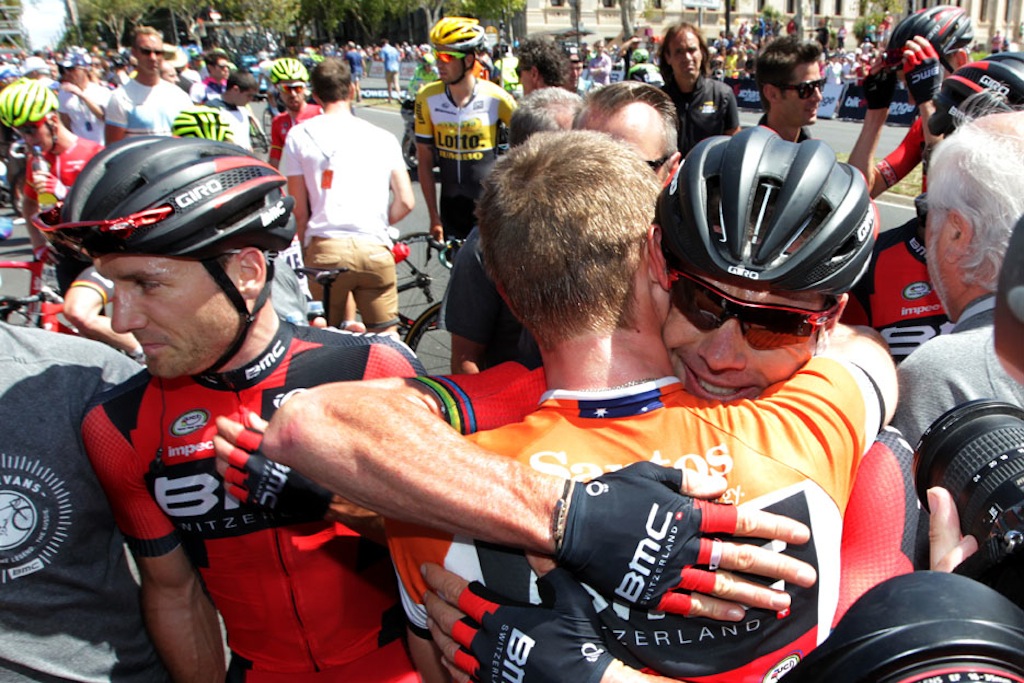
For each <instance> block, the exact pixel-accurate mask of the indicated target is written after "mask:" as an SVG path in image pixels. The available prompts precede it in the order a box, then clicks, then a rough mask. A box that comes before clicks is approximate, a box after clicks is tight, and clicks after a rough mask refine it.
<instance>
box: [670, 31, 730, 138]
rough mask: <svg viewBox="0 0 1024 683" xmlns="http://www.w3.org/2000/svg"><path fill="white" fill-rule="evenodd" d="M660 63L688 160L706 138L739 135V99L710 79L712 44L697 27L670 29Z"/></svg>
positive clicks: (728, 89) (720, 83)
mask: <svg viewBox="0 0 1024 683" xmlns="http://www.w3.org/2000/svg"><path fill="white" fill-rule="evenodd" d="M659 60H660V62H661V68H662V70H663V71H664V76H665V85H664V88H663V89H664V90H665V92H666V93H667V94H668V96H669V97H671V98H672V103H673V104H675V105H676V111H677V112H678V114H679V151H680V152H682V154H683V156H684V157H685V156H686V154H687V152H689V151H690V150H691V149H692V148H693V146H694V145H696V144H697V143H698V142H700V141H701V140H703V139H704V138H709V137H711V136H712V135H733V134H735V133H736V132H737V131H739V129H740V117H739V112H738V110H737V109H736V96H735V95H734V94H733V92H732V88H730V87H729V86H728V85H726V84H725V83H722V82H720V81H714V80H712V79H710V78H708V69H709V67H710V64H711V60H710V58H709V54H708V44H707V43H706V42H705V40H704V36H703V35H702V34H701V32H700V30H699V29H698V28H697V27H696V26H694V25H693V24H689V23H686V22H683V23H679V24H676V25H675V26H672V27H670V28H669V29H668V31H667V32H666V33H665V39H664V40H662V41H661V54H660V55H659Z"/></svg>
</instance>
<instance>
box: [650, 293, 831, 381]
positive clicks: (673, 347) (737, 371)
mask: <svg viewBox="0 0 1024 683" xmlns="http://www.w3.org/2000/svg"><path fill="white" fill-rule="evenodd" d="M705 280H706V281H707V282H708V283H709V284H711V285H713V286H714V287H717V288H718V289H720V290H721V291H723V292H725V293H726V294H728V295H730V296H732V297H734V298H736V299H740V300H742V301H749V302H750V303H758V304H779V305H783V306H791V307H796V308H806V309H808V310H816V309H820V308H822V307H823V306H824V305H825V301H824V297H821V296H816V295H815V296H813V297H811V298H808V297H801V298H793V297H792V296H780V295H777V294H771V293H767V292H757V291H753V290H746V289H741V288H739V287H734V286H731V285H727V284H724V283H722V282H718V281H716V280H713V279H710V278H705ZM818 334H821V333H820V332H819V333H818ZM662 338H663V339H664V342H665V347H666V348H667V349H668V351H669V355H670V357H671V360H672V367H673V370H674V371H675V374H676V376H677V377H679V378H680V379H681V380H682V381H683V386H684V387H685V388H686V391H687V392H688V393H690V394H692V395H693V396H697V397H698V398H704V399H708V400H713V401H736V400H740V399H754V398H757V397H758V396H760V395H761V393H762V392H763V391H764V390H765V389H767V388H768V387H769V386H771V385H772V384H775V383H777V382H781V381H783V380H786V379H789V378H790V377H792V376H793V374H794V373H796V371H797V370H799V369H800V368H801V367H803V365H804V364H805V363H806V362H807V361H808V360H810V358H811V356H812V355H813V354H814V349H815V345H816V339H817V335H812V336H811V337H808V339H807V341H806V342H801V343H798V344H793V345H791V346H785V347H783V348H780V349H772V350H768V351H761V350H758V349H754V348H752V347H751V346H750V345H749V344H748V343H747V341H746V339H745V338H744V336H743V332H742V329H741V327H740V323H739V321H738V320H736V319H735V318H729V319H728V320H727V321H726V322H725V323H724V324H723V325H722V326H721V327H719V328H717V329H713V330H708V331H704V330H700V329H698V328H696V327H695V326H694V325H693V323H691V322H690V320H689V319H688V318H687V317H686V316H685V315H684V314H683V313H681V312H680V311H679V309H677V308H676V307H675V306H672V307H671V309H670V311H669V315H668V319H667V320H666V321H665V325H664V327H663V328H662Z"/></svg>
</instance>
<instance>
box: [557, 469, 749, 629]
mask: <svg viewBox="0 0 1024 683" xmlns="http://www.w3.org/2000/svg"><path fill="white" fill-rule="evenodd" d="M682 483H683V472H682V470H678V469H675V468H670V467H661V466H660V465H655V464H654V463H650V462H641V463H634V464H632V465H629V466H628V467H624V468H623V469H621V470H619V471H618V472H612V473H610V474H606V475H603V476H600V477H597V478H596V479H593V480H591V481H590V482H588V483H586V484H583V483H578V484H577V485H576V487H575V488H574V489H573V492H572V496H571V498H570V501H569V510H568V513H567V515H566V523H565V534H564V537H563V540H562V544H561V547H560V548H559V549H558V551H557V553H556V558H557V560H558V564H559V565H560V566H562V567H565V568H566V569H568V570H570V571H571V572H572V573H573V574H575V575H576V576H577V577H578V578H579V579H581V580H582V581H583V582H584V583H587V584H588V585H590V586H592V587H593V588H595V589H596V590H597V591H598V592H600V593H601V594H603V595H606V596H609V597H615V598H618V599H620V600H623V601H624V602H627V603H629V604H631V605H634V606H636V607H638V608H642V609H648V610H650V609H655V610H660V611H663V612H672V613H674V614H682V615H687V614H689V613H690V610H691V608H692V600H691V598H690V592H697V593H710V592H711V591H712V589H713V588H714V586H715V574H714V572H713V571H709V570H704V569H697V568H696V567H697V566H707V567H708V568H709V569H710V570H714V569H715V568H717V566H718V560H719V557H716V554H717V553H720V552H721V545H720V543H719V544H718V545H716V541H715V539H714V538H710V537H705V535H710V534H733V533H735V532H736V520H737V510H736V507H735V506H732V505H722V504H719V503H712V502H708V501H704V500H696V499H694V498H691V497H689V496H685V495H682V494H681V493H679V491H680V488H681V486H682ZM680 590H681V591H685V592H677V591H680Z"/></svg>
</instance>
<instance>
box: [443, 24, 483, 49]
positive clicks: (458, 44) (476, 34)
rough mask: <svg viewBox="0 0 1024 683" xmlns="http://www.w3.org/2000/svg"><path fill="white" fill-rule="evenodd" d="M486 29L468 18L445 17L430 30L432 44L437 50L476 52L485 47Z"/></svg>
mask: <svg viewBox="0 0 1024 683" xmlns="http://www.w3.org/2000/svg"><path fill="white" fill-rule="evenodd" d="M484 40H485V37H484V27H483V26H481V25H480V22H479V21H477V20H476V19H470V18H468V17H444V18H443V19H441V20H440V21H438V22H437V23H436V24H434V28H432V29H430V44H431V45H433V46H434V49H435V50H442V51H445V50H451V51H455V52H475V51H476V50H478V49H480V48H481V47H483V45H484Z"/></svg>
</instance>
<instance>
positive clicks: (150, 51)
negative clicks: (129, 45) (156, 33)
mask: <svg viewBox="0 0 1024 683" xmlns="http://www.w3.org/2000/svg"><path fill="white" fill-rule="evenodd" d="M135 49H136V50H138V51H139V52H141V53H142V54H144V55H149V56H150V57H152V56H153V55H162V54H163V53H164V51H163V49H159V50H153V49H150V48H148V47H136V48H135Z"/></svg>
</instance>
